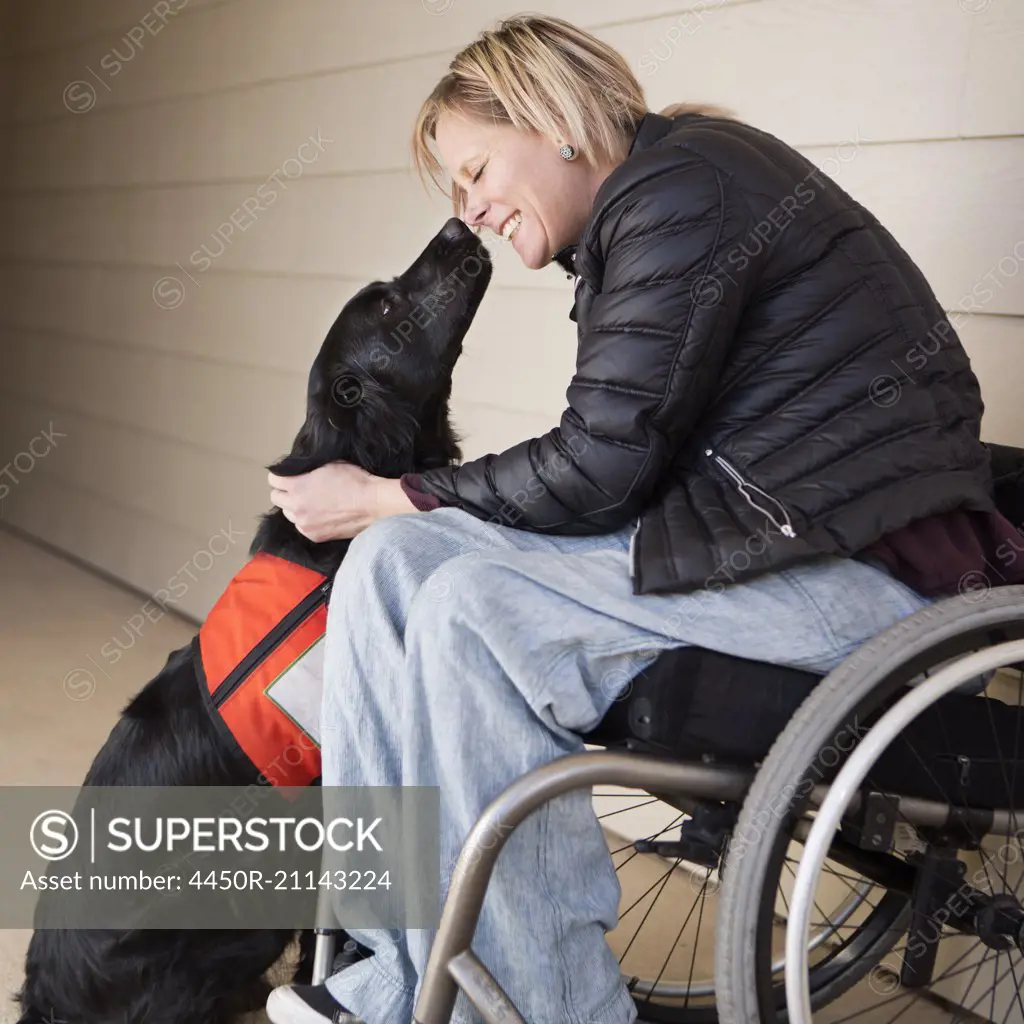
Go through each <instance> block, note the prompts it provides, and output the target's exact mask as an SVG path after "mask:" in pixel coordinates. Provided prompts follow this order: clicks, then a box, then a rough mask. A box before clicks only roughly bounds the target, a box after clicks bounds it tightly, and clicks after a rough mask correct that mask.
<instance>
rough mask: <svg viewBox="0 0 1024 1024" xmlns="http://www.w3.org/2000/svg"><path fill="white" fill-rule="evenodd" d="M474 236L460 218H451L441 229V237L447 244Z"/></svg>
mask: <svg viewBox="0 0 1024 1024" xmlns="http://www.w3.org/2000/svg"><path fill="white" fill-rule="evenodd" d="M470 234H472V231H471V230H470V227H469V225H468V224H467V223H466V222H465V221H464V220H460V219H459V218H458V217H451V218H449V220H448V222H447V223H446V224H445V226H444V227H443V228H441V237H442V238H443V239H444V240H445V241H446V242H459V241H462V240H463V239H465V238H466V237H467V236H468V235H470Z"/></svg>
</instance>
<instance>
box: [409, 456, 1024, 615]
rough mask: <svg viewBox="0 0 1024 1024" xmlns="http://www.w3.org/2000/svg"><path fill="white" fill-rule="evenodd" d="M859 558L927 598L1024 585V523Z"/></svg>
mask: <svg viewBox="0 0 1024 1024" xmlns="http://www.w3.org/2000/svg"><path fill="white" fill-rule="evenodd" d="M401 484H402V490H403V491H404V492H405V494H406V496H407V497H408V498H409V500H410V501H411V502H412V503H413V504H414V505H415V506H416V508H417V509H419V510H420V511H421V512H429V511H430V510H431V509H435V508H438V507H440V505H441V502H440V501H439V500H438V499H437V498H436V497H435V496H434V495H432V494H426V493H425V492H423V491H420V490H418V488H419V486H420V481H419V477H418V476H417V475H416V474H415V473H406V474H405V476H403V477H402V478H401ZM856 557H857V558H874V559H877V560H878V561H879V562H881V563H882V564H883V565H884V566H885V567H886V569H888V570H889V572H890V573H891V574H892V576H893V577H894V578H895V579H897V580H899V581H900V583H903V584H905V585H906V586H908V587H910V589H911V590H916V591H917V593H919V594H921V595H922V596H923V597H948V596H950V595H952V594H972V593H977V592H980V591H984V590H987V589H988V588H989V587H1000V586H1004V585H1006V584H1010V583H1024V524H1021V526H1020V527H1019V528H1018V527H1015V526H1014V525H1013V523H1011V522H1010V521H1009V519H1007V518H1006V516H1004V515H1002V514H1000V513H999V512H970V511H968V510H967V509H955V510H954V511H952V512H944V513H942V514H940V515H934V516H928V517H927V518H925V519H918V520H917V521H916V522H913V523H910V524H909V525H908V526H904V527H903V528H902V529H900V530H895V531H894V532H893V533H889V534H886V535H885V536H884V537H883V538H882V539H881V540H878V541H875V543H874V544H871V545H869V546H868V547H866V548H865V549H864V550H863V551H859V552H858V553H857V555H856Z"/></svg>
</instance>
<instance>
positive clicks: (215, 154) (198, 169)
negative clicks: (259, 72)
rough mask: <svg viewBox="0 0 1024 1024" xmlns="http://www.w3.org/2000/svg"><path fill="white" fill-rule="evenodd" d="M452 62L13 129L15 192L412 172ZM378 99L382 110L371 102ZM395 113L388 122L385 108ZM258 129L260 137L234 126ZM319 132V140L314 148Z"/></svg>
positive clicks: (411, 64) (371, 70)
mask: <svg viewBox="0 0 1024 1024" xmlns="http://www.w3.org/2000/svg"><path fill="white" fill-rule="evenodd" d="M447 64H448V59H447V58H446V57H444V56H435V57H427V58H422V59H416V60H410V61H408V62H406V63H403V64H402V65H401V66H400V69H399V70H400V73H397V74H396V68H395V67H394V66H392V65H381V66H374V67H366V68H358V69H355V70H352V71H347V72H341V73H336V74H330V75H325V76H317V77H312V78H309V77H306V78H301V79H297V80H290V81H285V82H274V83H272V84H267V85H257V86H253V87H252V88H248V89H244V90H235V91H230V92H217V93H213V94H211V95H203V96H195V97H189V98H187V99H180V100H176V101H174V102H170V103H163V104H159V105H156V106H150V107H146V108H144V111H145V113H144V115H143V114H141V113H140V111H139V110H138V109H136V108H133V107H120V108H118V107H114V108H111V109H109V110H97V111H95V112H94V113H92V114H90V115H88V116H82V117H66V118H63V119H61V120H57V121H43V122H29V123H22V124H16V125H14V126H13V127H12V137H13V139H14V141H15V151H14V157H13V162H12V166H11V168H10V174H11V180H12V184H14V185H16V186H17V187H22V188H30V187H31V188H46V187H57V188H80V187H88V186H95V185H103V186H107V187H112V186H116V185H124V184H140V183H141V184H159V183H164V182H169V183H178V182H193V181H197V182H207V181H215V180H223V179H239V178H248V179H255V180H256V181H257V182H259V181H262V180H264V179H266V178H267V177H268V176H269V175H272V174H274V173H275V172H276V173H278V174H279V175H281V176H282V177H283V176H284V174H285V173H286V172H287V173H294V172H293V170H292V166H293V165H291V164H289V167H288V168H287V169H285V170H282V165H283V164H284V162H285V161H287V160H289V158H292V159H298V160H299V161H300V162H305V163H307V164H308V165H309V166H308V172H309V173H315V174H329V173H338V172H346V173H351V172H357V171H363V172H366V171H375V170H380V169H382V168H390V169H396V168H398V169H400V168H405V167H408V166H409V165H410V162H411V161H410V145H409V140H410V136H411V133H412V126H413V123H414V119H415V116H416V113H417V111H418V109H419V106H420V104H421V103H422V101H423V99H424V97H425V96H427V95H428V94H429V92H430V90H431V89H432V88H433V86H434V84H435V82H436V81H437V79H438V78H439V77H440V76H441V75H442V74H444V72H445V69H446V67H447ZM367 96H372V97H373V100H374V101H373V103H372V104H371V103H367V102H366V97H367ZM382 109H384V110H387V111H388V116H387V117H381V114H380V111H381V110H382ZM248 124H258V125H259V131H254V132H236V131H229V130H226V126H230V125H248ZM310 136H312V137H313V138H315V139H318V140H320V145H319V146H318V147H316V148H313V147H312V146H311V145H310V143H309V138H310Z"/></svg>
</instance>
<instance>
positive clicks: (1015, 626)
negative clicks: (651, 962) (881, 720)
mask: <svg viewBox="0 0 1024 1024" xmlns="http://www.w3.org/2000/svg"><path fill="white" fill-rule="evenodd" d="M1022 638H1024V587H1006V588H1000V589H999V590H995V591H984V592H975V593H973V594H970V595H967V596H965V597H961V598H952V599H949V600H947V601H943V602H941V603H939V604H936V605H933V606H931V607H929V608H926V609H924V610H923V611H921V612H918V613H917V614H916V615H913V616H910V617H909V618H907V619H904V620H903V621H902V622H899V623H897V624H896V625H895V626H893V627H892V628H891V629H889V630H887V631H886V632H885V633H883V634H881V635H880V636H878V637H876V638H875V639H874V640H872V641H871V642H870V643H868V644H866V645H865V646H864V647H862V648H861V649H860V650H859V651H857V652H856V654H854V655H853V656H851V657H850V658H849V659H847V660H846V661H845V662H844V663H843V664H842V665H841V666H839V667H838V668H837V669H836V670H835V671H834V672H832V673H831V674H830V675H829V676H828V677H826V679H824V680H823V681H822V682H821V684H820V685H819V686H818V687H817V688H816V689H815V690H814V691H813V693H812V694H811V696H810V697H809V698H808V699H807V700H806V701H805V702H804V704H803V705H802V706H801V708H800V710H799V711H798V712H797V714H796V715H795V716H794V718H793V719H792V721H791V722H790V724H789V725H788V726H787V728H786V729H785V730H784V731H783V733H782V734H781V735H780V736H779V739H778V741H777V742H776V744H775V746H774V747H773V749H772V751H771V753H770V754H769V756H768V757H767V758H766V759H765V761H764V764H763V765H762V767H761V770H760V772H759V773H758V775H757V777H756V779H755V781H754V783H753V785H752V786H751V787H750V789H749V791H748V793H747V796H746V799H745V801H744V805H743V809H742V812H741V814H740V816H739V819H738V821H737V825H736V829H735V831H734V838H733V842H732V844H731V847H730V851H729V859H728V862H727V870H726V872H725V877H724V879H723V887H722V894H721V901H720V910H719V913H720V918H719V921H720V926H719V928H718V933H717V944H716V972H715V977H716V983H717V985H716V988H717V991H718V993H719V1013H720V1019H721V1021H722V1022H723V1024H740V1022H742V1024H752V1022H754V1024H756V1022H761V1024H768V1022H775V1021H778V1020H782V1019H786V1017H785V993H784V987H783V985H782V984H781V982H780V978H779V976H778V972H777V971H773V969H772V968H773V964H775V963H777V961H778V958H779V955H780V953H781V952H782V951H783V949H784V941H785V923H786V922H785V919H784V918H785V915H784V914H783V915H781V916H782V917H783V920H781V921H780V914H779V905H778V898H777V892H778V887H779V882H780V880H782V879H783V878H786V877H790V878H792V867H791V865H790V864H788V858H790V857H791V856H792V853H793V846H794V839H796V840H797V841H799V840H800V839H801V838H805V837H806V835H807V833H808V831H809V827H808V821H807V816H808V815H813V809H814V807H815V806H816V805H817V804H819V803H820V802H821V798H822V794H823V793H824V792H825V791H826V790H825V787H826V786H827V784H828V782H829V781H830V780H831V779H832V778H834V777H835V774H836V772H837V771H838V768H839V767H840V766H841V765H842V763H843V762H844V761H845V759H846V758H847V757H848V756H849V754H850V753H851V751H852V750H853V749H856V748H857V746H858V744H859V743H861V742H863V741H864V737H865V736H867V735H870V731H871V727H872V725H873V723H874V722H875V721H877V719H878V717H880V715H881V714H882V713H884V712H885V711H886V710H888V709H889V708H890V707H901V706H903V700H904V698H905V697H906V695H907V694H908V693H909V692H911V691H910V690H909V689H908V687H913V686H915V685H917V684H919V683H920V682H921V681H922V680H923V679H925V678H926V677H928V676H929V675H932V674H934V673H935V672H936V671H937V670H939V669H940V668H942V667H943V666H946V665H949V664H950V663H951V662H955V661H956V660H957V659H960V658H963V657H964V656H966V655H969V654H972V653H974V652H977V651H983V650H985V649H987V648H989V647H992V646H993V645H997V644H1002V643H1006V642H1010V641H1016V640H1020V639H1022ZM1018 669H1019V666H1015V671H1016V674H1015V675H1005V674H1001V675H991V674H990V675H989V676H988V677H987V678H985V679H983V680H982V686H983V687H984V689H983V690H982V691H981V692H979V689H980V688H979V686H977V685H975V686H974V687H973V688H972V690H971V693H970V694H968V693H965V692H960V693H957V694H950V695H948V696H946V697H942V698H940V699H939V700H937V701H936V702H935V704H934V705H933V706H931V707H929V708H928V709H927V711H926V712H924V713H922V714H921V715H920V716H919V717H917V718H916V719H913V720H911V718H910V717H909V715H908V717H907V722H906V727H905V729H904V731H903V732H902V733H901V734H900V736H899V737H897V739H896V740H894V741H893V742H892V743H891V744H890V745H889V746H888V747H887V748H886V750H885V751H884V752H883V753H882V755H881V757H880V758H879V759H878V761H877V762H876V764H875V765H874V766H873V767H872V769H871V770H870V771H869V772H868V775H867V777H866V778H865V780H864V783H863V784H862V785H861V787H860V788H859V790H858V791H857V792H856V793H855V794H853V797H854V799H853V800H851V801H850V804H849V805H848V807H847V813H846V814H845V815H844V817H843V819H842V823H841V828H840V829H837V830H836V832H835V834H834V836H833V838H832V839H831V840H830V842H831V845H830V846H829V847H828V850H829V858H830V860H831V861H832V862H833V863H835V862H838V863H841V864H846V865H848V866H849V868H850V871H851V872H855V873H856V874H857V875H858V876H860V877H863V878H867V879H870V880H871V881H873V882H875V883H876V884H877V885H878V886H880V888H881V889H882V890H884V896H883V897H882V899H881V900H880V901H879V906H882V905H883V904H884V903H886V902H888V903H890V904H892V905H895V906H900V907H901V908H902V910H901V912H900V913H898V914H896V915H893V917H892V921H891V923H890V924H889V926H888V927H887V928H886V929H884V930H882V931H880V932H878V933H877V937H878V941H877V942H876V943H875V944H874V946H873V947H872V948H871V949H870V950H869V951H867V952H865V950H864V949H863V948H857V947H856V946H855V945H854V943H855V942H856V940H857V937H858V936H857V934H856V931H857V929H856V928H855V929H854V930H853V931H852V932H851V933H850V934H849V935H847V934H846V929H845V928H844V929H842V930H840V933H839V936H838V938H837V941H835V942H834V943H832V944H830V948H829V949H827V950H825V951H823V953H822V957H821V959H820V960H819V961H818V962H817V963H815V962H814V961H813V960H812V962H811V969H810V975H809V982H810V985H809V987H810V995H811V1006H812V1008H813V1009H815V1010H816V1011H817V1010H819V1009H820V1008H822V1007H825V1006H826V1005H829V1004H834V1005H831V1006H830V1008H829V1010H828V1011H827V1012H826V1013H823V1014H820V1015H817V1016H816V1019H820V1020H823V1021H824V1020H827V1021H830V1022H835V1024H838V1022H840V1021H846V1020H863V1021H867V1020H870V1021H871V1022H872V1024H875V1022H878V1024H882V1022H891V1021H896V1020H902V1021H914V1022H915V1024H916V1022H919V1021H920V1022H925V1021H927V1022H929V1024H930V1022H932V1021H934V1022H939V1021H949V1022H953V1021H958V1022H959V1021H968V1020H969V1021H986V1020H993V1021H1009V1020H1012V1021H1015V1022H1018V1024H1019V1022H1022V1021H1024V988H1022V986H1024V905H1022V898H1021V897H1022V890H1024V867H1022V866H1024V851H1022V849H1021V844H1022V840H1024V829H1018V820H1017V819H1018V816H1020V815H1021V814H1022V812H1021V810H1020V809H1019V801H1020V799H1021V798H1024V709H1022V697H1021V690H1022V680H1021V679H1019V678H1018V676H1019V675H1020V673H1019V671H1017V670H1018ZM986 730H987V731H986ZM1018 793H1019V794H1020V797H1018ZM844 796H845V794H844ZM1022 824H1024V823H1022ZM862 947H863V944H862ZM842 960H845V961H847V962H848V964H849V969H848V970H847V971H846V972H845V974H843V975H842V976H840V977H837V978H831V979H830V978H829V977H828V974H827V972H824V973H823V972H822V969H821V968H822V966H823V965H824V966H825V967H827V966H828V964H829V963H830V962H831V963H838V962H839V961H842ZM865 976H866V984H865V986H863V988H862V989H858V990H857V991H856V992H850V993H849V994H848V995H847V996H846V997H844V998H843V999H842V1000H841V1001H840V1002H838V1003H836V1002H835V1000H837V999H839V997H840V996H842V995H843V993H845V992H846V990H847V989H848V988H850V986H851V984H852V983H853V981H855V980H857V979H859V978H862V977H865Z"/></svg>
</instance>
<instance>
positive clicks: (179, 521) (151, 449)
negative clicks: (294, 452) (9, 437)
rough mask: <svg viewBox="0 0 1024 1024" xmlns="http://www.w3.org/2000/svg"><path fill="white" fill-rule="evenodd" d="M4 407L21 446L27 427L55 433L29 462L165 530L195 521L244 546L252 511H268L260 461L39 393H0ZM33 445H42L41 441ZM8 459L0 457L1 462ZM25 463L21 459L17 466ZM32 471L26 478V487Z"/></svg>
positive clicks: (254, 520) (249, 537)
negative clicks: (85, 411) (65, 405)
mask: <svg viewBox="0 0 1024 1024" xmlns="http://www.w3.org/2000/svg"><path fill="white" fill-rule="evenodd" d="M3 404H4V407H5V420H6V421H7V422H8V424H9V426H8V429H9V431H10V432H11V433H12V434H13V435H14V436H21V437H22V439H23V440H22V450H28V449H26V448H24V445H25V444H27V443H28V441H29V440H30V439H31V437H32V436H34V435H33V434H31V429H32V427H33V424H37V425H38V424H42V426H41V427H37V428H36V429H37V430H49V429H50V427H49V424H50V423H52V424H53V428H54V429H55V430H56V431H57V432H58V434H57V435H55V440H54V443H53V447H52V451H51V452H50V453H49V454H46V455H44V456H43V457H42V458H40V459H39V460H37V462H36V463H35V465H36V466H37V467H38V468H39V469H40V470H42V471H44V472H45V473H47V474H48V475H49V476H51V477H54V478H56V479H59V480H61V481H62V482H64V483H66V484H68V485H71V486H75V487H81V488H84V489H86V490H100V491H102V492H103V493H106V494H108V495H109V496H110V498H111V500H112V501H115V502H116V503H117V504H118V505H121V506H123V507H125V508H128V509H135V510H136V511H138V512H139V513H141V514H143V515H146V516H149V517H152V518H153V519H158V520H161V521H162V522H164V523H166V524H167V525H168V526H170V527H173V528H176V529H183V530H188V529H195V528H197V526H200V525H201V528H202V529H203V530H204V531H206V532H209V533H211V534H214V533H217V532H219V531H221V530H224V531H227V532H229V533H230V534H231V536H232V545H233V546H237V545H241V546H242V547H243V548H246V549H248V546H249V543H250V541H251V540H252V538H253V536H254V534H255V531H256V525H257V522H258V516H259V515H260V514H261V513H263V512H265V511H269V509H270V500H269V499H270V490H269V488H268V486H267V481H266V472H265V470H264V469H263V467H262V465H261V464H260V463H259V462H254V461H252V460H249V459H245V460H241V459H237V458H231V457H229V456H224V455H219V454H217V453H215V452H205V451H197V450H196V449H195V448H193V447H192V446H189V445H182V444H176V443H175V442H174V440H173V439H168V438H162V437H157V436H154V435H153V434H150V433H143V432H141V431H138V430H132V429H130V428H129V429H126V428H125V427H124V426H122V425H120V424H117V423H111V422H109V421H104V420H99V419H94V418H92V417H89V416H83V415H79V414H77V413H73V412H68V411H66V410H64V409H62V408H60V407H59V406H57V405H56V404H55V403H54V402H53V400H52V399H49V400H48V399H47V398H45V397H44V398H40V399H31V398H28V399H17V398H15V399H13V400H12V399H11V398H10V396H9V395H7V394H4V396H3ZM58 435H59V436H58ZM34 447H35V449H36V450H37V451H39V452H42V451H43V450H44V445H43V443H42V442H41V441H40V442H37V443H36V445H35V446H34ZM46 447H48V446H46ZM0 454H3V453H0ZM11 458H12V456H11V454H9V453H7V454H4V461H5V462H10V460H11ZM265 461H266V462H270V461H271V459H270V458H267V459H266V460H265ZM28 462H29V460H28V459H25V458H24V457H23V458H22V459H21V460H20V464H21V465H23V466H27V465H28ZM2 464H3V463H0V465H2ZM33 472H34V469H32V470H31V471H30V472H29V473H28V474H27V475H26V480H27V481H28V482H29V484H30V483H31V477H32V473H33Z"/></svg>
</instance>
